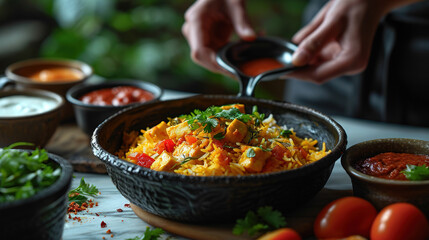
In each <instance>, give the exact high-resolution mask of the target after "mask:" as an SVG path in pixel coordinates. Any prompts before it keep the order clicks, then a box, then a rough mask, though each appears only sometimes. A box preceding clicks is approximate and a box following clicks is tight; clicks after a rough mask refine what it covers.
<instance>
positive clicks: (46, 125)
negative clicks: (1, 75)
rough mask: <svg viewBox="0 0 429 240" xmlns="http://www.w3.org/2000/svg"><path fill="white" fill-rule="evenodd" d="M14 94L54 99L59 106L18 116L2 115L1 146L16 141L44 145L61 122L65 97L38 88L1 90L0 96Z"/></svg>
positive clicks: (38, 145) (0, 128) (0, 127)
mask: <svg viewBox="0 0 429 240" xmlns="http://www.w3.org/2000/svg"><path fill="white" fill-rule="evenodd" d="M14 95H25V96H34V97H42V98H49V99H52V100H54V101H55V102H56V103H57V106H56V107H55V108H53V109H52V110H50V111H46V112H42V113H38V114H29V115H25V116H17V117H5V116H0V133H1V134H0V147H6V146H9V145H10V144H12V143H15V142H30V143H33V144H34V147H39V148H42V147H44V146H45V145H46V144H47V143H48V141H49V139H50V138H51V137H52V135H53V134H54V133H55V130H56V129H57V127H58V125H59V124H60V121H61V109H62V106H63V105H64V100H63V98H62V97H61V96H59V95H58V94H56V93H53V92H49V91H44V90H36V89H32V90H30V89H26V90H5V91H0V98H1V97H6V96H14ZM34 147H32V148H34Z"/></svg>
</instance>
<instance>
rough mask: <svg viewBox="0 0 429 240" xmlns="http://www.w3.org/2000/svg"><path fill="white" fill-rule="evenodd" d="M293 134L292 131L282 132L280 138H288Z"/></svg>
mask: <svg viewBox="0 0 429 240" xmlns="http://www.w3.org/2000/svg"><path fill="white" fill-rule="evenodd" d="M291 134H292V131H290V130H282V131H281V132H280V136H282V137H285V138H288V137H289V136H290V135H291Z"/></svg>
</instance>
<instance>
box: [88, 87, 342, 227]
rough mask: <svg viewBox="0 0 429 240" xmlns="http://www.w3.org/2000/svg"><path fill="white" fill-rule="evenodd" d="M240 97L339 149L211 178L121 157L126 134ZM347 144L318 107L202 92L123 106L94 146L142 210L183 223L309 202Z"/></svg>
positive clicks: (119, 185)
mask: <svg viewBox="0 0 429 240" xmlns="http://www.w3.org/2000/svg"><path fill="white" fill-rule="evenodd" d="M232 103H243V104H245V105H246V111H247V112H251V109H252V107H253V106H258V111H259V112H261V113H265V114H270V113H272V114H273V116H274V117H275V118H276V119H277V122H278V123H279V124H280V125H284V124H287V126H288V127H293V128H294V130H295V131H296V132H297V135H298V136H301V137H312V138H314V139H318V140H319V141H321V142H326V147H327V149H330V150H332V152H331V153H330V154H329V155H327V156H326V157H324V158H322V159H320V160H319V161H317V162H314V163H311V164H308V165H306V166H303V167H301V168H298V169H294V170H289V171H283V172H276V173H269V174H255V175H248V176H208V177H196V176H185V175H180V174H174V173H169V172H158V171H153V170H150V169H147V168H143V167H140V166H138V165H136V164H133V163H130V162H127V161H125V160H122V159H119V158H118V157H117V156H116V155H115V154H116V152H117V151H118V150H119V148H120V146H121V145H122V144H123V142H122V139H123V136H124V133H125V132H130V131H132V130H140V129H145V128H146V127H151V126H155V125H156V124H158V123H159V122H161V121H163V120H167V117H174V116H179V115H182V114H186V113H189V112H191V111H193V110H194V109H205V108H207V107H209V106H212V105H224V104H232ZM267 116H268V115H267ZM346 142H347V140H346V133H345V132H344V129H343V128H342V127H341V126H340V125H339V124H338V123H336V122H335V121H334V120H332V119H331V118H330V117H328V116H326V115H324V114H322V113H320V112H317V111H315V110H312V109H310V108H306V107H303V106H298V105H294V104H290V103H284V102H275V101H270V100H262V99H255V98H239V97H235V96H216V95H200V96H195V97H190V98H184V99H179V100H170V101H163V102H156V103H150V104H146V105H144V106H135V107H132V108H129V109H126V110H123V111H121V112H119V113H117V114H115V115H114V116H112V117H110V118H109V119H108V120H106V121H104V122H103V123H102V124H100V125H99V126H98V127H97V129H96V130H95V131H94V134H93V136H92V140H91V146H92V149H93V153H94V155H95V156H97V157H98V158H99V159H101V161H103V162H104V163H105V165H106V168H107V172H108V174H109V175H110V177H111V178H112V181H113V183H114V184H115V185H116V187H117V188H118V190H119V192H120V193H121V194H122V195H123V196H124V197H125V198H127V199H128V200H129V201H130V202H131V203H133V204H135V205H136V206H138V207H140V208H141V209H143V210H145V211H148V212H150V213H153V214H156V215H158V216H162V217H165V218H168V219H173V220H178V221H185V222H219V221H233V220H234V219H237V218H238V217H243V216H244V215H245V214H246V212H247V211H248V210H250V209H256V208H257V207H260V206H266V205H269V206H272V207H274V208H275V209H279V210H284V211H286V210H292V209H294V208H297V207H299V206H302V205H303V204H304V203H305V202H306V201H308V200H309V199H311V198H313V197H314V196H315V195H316V194H317V193H318V192H319V191H320V190H321V189H322V188H323V186H324V185H325V183H326V181H327V180H328V178H329V176H330V174H331V171H332V168H333V166H334V163H335V161H336V160H337V159H338V158H339V157H340V156H341V154H342V153H343V151H344V150H345V147H346ZM320 146H321V145H319V147H320Z"/></svg>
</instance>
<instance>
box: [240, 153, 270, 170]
mask: <svg viewBox="0 0 429 240" xmlns="http://www.w3.org/2000/svg"><path fill="white" fill-rule="evenodd" d="M249 151H253V153H254V154H253V153H252V154H249ZM249 156H253V157H249ZM270 156H271V152H269V151H263V150H262V149H261V148H258V147H249V148H248V149H246V151H244V152H243V154H242V155H241V156H240V159H239V160H238V163H239V164H241V165H242V166H243V167H244V168H245V169H246V170H247V171H249V172H260V171H261V170H262V169H263V168H264V165H265V161H266V160H267V159H268V158H269V157H270Z"/></svg>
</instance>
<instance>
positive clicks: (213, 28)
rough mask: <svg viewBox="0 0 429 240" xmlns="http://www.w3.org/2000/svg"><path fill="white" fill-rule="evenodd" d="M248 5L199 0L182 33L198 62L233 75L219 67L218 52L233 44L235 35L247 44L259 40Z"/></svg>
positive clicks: (229, 0) (237, 1) (228, 0)
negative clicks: (232, 38) (248, 12)
mask: <svg viewBox="0 0 429 240" xmlns="http://www.w3.org/2000/svg"><path fill="white" fill-rule="evenodd" d="M244 4H245V1H244V0H198V1H196V2H195V3H194V4H193V5H192V6H191V7H190V8H189V9H188V10H187V11H186V13H185V23H184V24H183V26H182V33H183V35H184V36H185V38H186V39H187V41H188V43H189V47H190V49H191V58H192V60H193V61H194V62H195V63H197V64H199V65H201V66H203V67H205V68H207V69H209V70H211V71H214V72H220V73H224V74H230V73H229V72H227V71H226V70H224V69H223V68H222V67H220V66H219V65H218V64H217V62H216V52H217V51H218V50H219V49H220V48H221V47H222V46H224V45H225V44H227V43H228V42H229V41H230V39H231V37H232V35H233V33H234V32H235V33H237V35H238V36H239V37H240V38H241V39H243V40H246V41H251V40H254V39H255V38H256V34H255V32H254V30H253V29H252V27H251V26H250V23H249V20H248V17H247V13H246V11H245V6H244Z"/></svg>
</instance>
